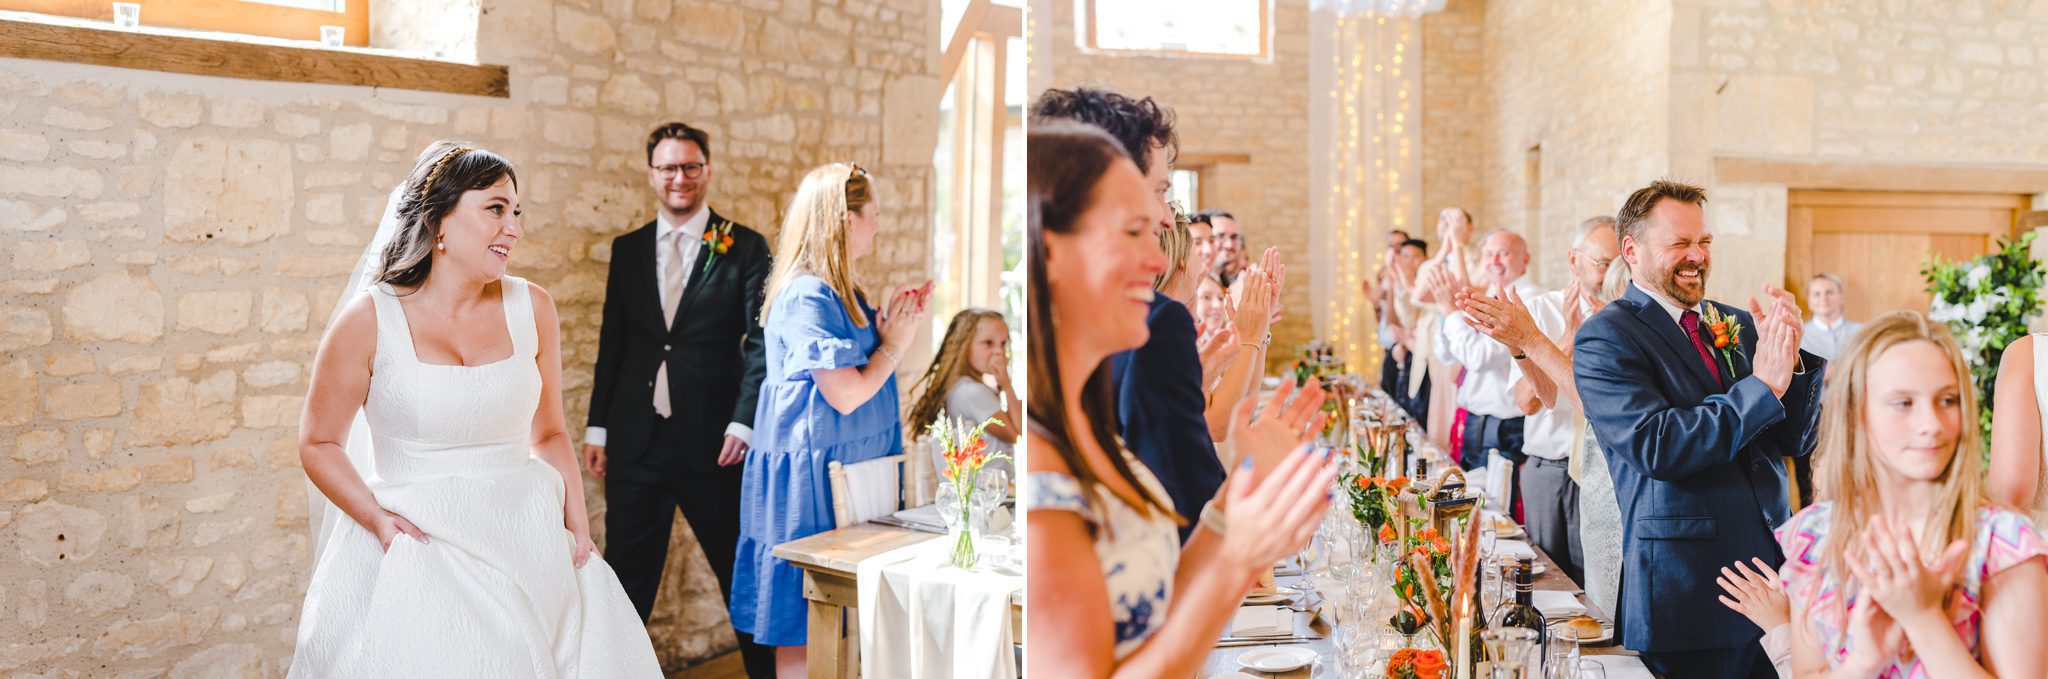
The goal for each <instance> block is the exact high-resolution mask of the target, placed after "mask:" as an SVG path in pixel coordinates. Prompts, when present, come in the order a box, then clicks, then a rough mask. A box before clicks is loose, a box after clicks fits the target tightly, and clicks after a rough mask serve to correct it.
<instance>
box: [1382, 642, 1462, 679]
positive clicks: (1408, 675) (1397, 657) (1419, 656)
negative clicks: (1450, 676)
mask: <svg viewBox="0 0 2048 679" xmlns="http://www.w3.org/2000/svg"><path fill="white" fill-rule="evenodd" d="M1449 668H1450V663H1447V662H1445V661H1444V653H1443V651H1437V650H1427V651H1423V650H1416V649H1413V648H1404V649H1401V650H1399V651H1395V652H1394V655H1393V656H1392V657H1390V658H1387V671H1386V674H1387V677H1388V679H1442V677H1443V676H1444V670H1446V669H1449Z"/></svg>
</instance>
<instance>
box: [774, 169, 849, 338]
mask: <svg viewBox="0 0 2048 679" xmlns="http://www.w3.org/2000/svg"><path fill="white" fill-rule="evenodd" d="M873 189H874V187H873V185H872V184H870V183H869V182H868V176H867V173H866V172H863V171H861V169H860V166H858V165H854V164H852V163H833V164H831V165H823V166H819V167H817V168H815V169H813V170H811V171H810V173H809V174H806V175H804V181H803V183H802V184H799V185H798V186H797V189H796V196H795V197H793V198H791V199H790V200H789V215H788V216H786V217H784V218H783V219H782V233H781V234H780V235H778V236H777V237H776V240H775V267H774V268H773V269H771V270H770V271H769V273H768V291H767V299H765V300H763V301H762V302H761V319H760V320H761V324H762V325H767V324H768V309H769V308H770V307H772V306H774V304H775V296H776V295H777V294H779V293H781V292H782V288H783V286H786V285H789V282H790V281H792V280H795V279H796V277H797V276H799V275H802V274H811V275H813V276H817V277H818V278H820V279H823V280H824V281H825V285H827V286H830V287H831V288H832V292H833V293H834V294H837V295H839V303H840V304H841V305H843V306H845V307H846V315H847V316H848V317H850V318H852V319H853V325H854V327H859V328H865V327H868V315H867V314H866V313H865V312H863V311H861V308H860V301H859V299H858V297H857V295H859V294H860V292H861V288H860V283H859V282H858V281H856V280H855V279H854V275H853V262H852V261H851V260H850V259H848V258H847V253H846V228H847V224H848V222H849V221H850V220H852V219H853V215H854V213H857V212H860V210H861V208H863V207H867V204H868V203H870V202H873V200H874V191H873Z"/></svg>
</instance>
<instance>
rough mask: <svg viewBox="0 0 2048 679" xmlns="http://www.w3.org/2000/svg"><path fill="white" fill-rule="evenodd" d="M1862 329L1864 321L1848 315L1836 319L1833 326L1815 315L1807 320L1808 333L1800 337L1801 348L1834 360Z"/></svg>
mask: <svg viewBox="0 0 2048 679" xmlns="http://www.w3.org/2000/svg"><path fill="white" fill-rule="evenodd" d="M1862 329H1863V324H1862V323H1857V322H1855V321H1852V320H1849V318H1848V317H1847V316H1844V317H1842V318H1841V319H1840V320H1837V321H1835V324H1834V325H1832V326H1830V325H1828V324H1827V323H1826V322H1825V321H1822V320H1820V317H1819V316H1815V317H1813V319H1812V320H1809V321H1807V322H1806V333H1805V334H1803V335H1801V336H1800V338H1799V348H1801V349H1805V350H1806V353H1809V354H1813V355H1815V356H1819V357H1821V358H1825V359H1827V360H1830V361H1832V360H1835V355H1836V354H1840V353H1842V350H1843V349H1847V348H1848V347H1849V339H1850V338H1852V337H1855V336H1856V331H1858V330H1862Z"/></svg>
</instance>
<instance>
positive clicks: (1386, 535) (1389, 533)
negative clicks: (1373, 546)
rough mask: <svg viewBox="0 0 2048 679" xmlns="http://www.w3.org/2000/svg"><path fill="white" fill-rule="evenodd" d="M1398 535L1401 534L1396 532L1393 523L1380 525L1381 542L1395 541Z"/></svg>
mask: <svg viewBox="0 0 2048 679" xmlns="http://www.w3.org/2000/svg"><path fill="white" fill-rule="evenodd" d="M1397 537H1400V536H1399V535H1395V534H1394V526H1393V525H1392V524H1385V525H1381V526H1380V542H1393V541H1394V538H1397Z"/></svg>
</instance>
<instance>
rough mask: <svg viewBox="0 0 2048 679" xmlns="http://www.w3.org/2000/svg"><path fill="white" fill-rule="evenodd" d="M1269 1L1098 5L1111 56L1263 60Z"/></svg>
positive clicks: (1100, 36)
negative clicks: (1160, 54)
mask: <svg viewBox="0 0 2048 679" xmlns="http://www.w3.org/2000/svg"><path fill="white" fill-rule="evenodd" d="M1267 1H1268V0H1093V2H1092V4H1093V5H1094V8H1095V16H1094V17H1093V19H1094V23H1093V24H1092V25H1093V26H1094V27H1095V45H1094V47H1096V48H1097V49H1106V50H1142V51H1156V52H1195V53H1201V54H1229V55H1240V56H1260V42H1261V40H1260V39H1261V38H1262V37H1263V36H1264V35H1265V33H1266V27H1265V26H1264V25H1263V23H1262V21H1263V14H1264V12H1263V9H1264V6H1265V3H1266V2H1267Z"/></svg>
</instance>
